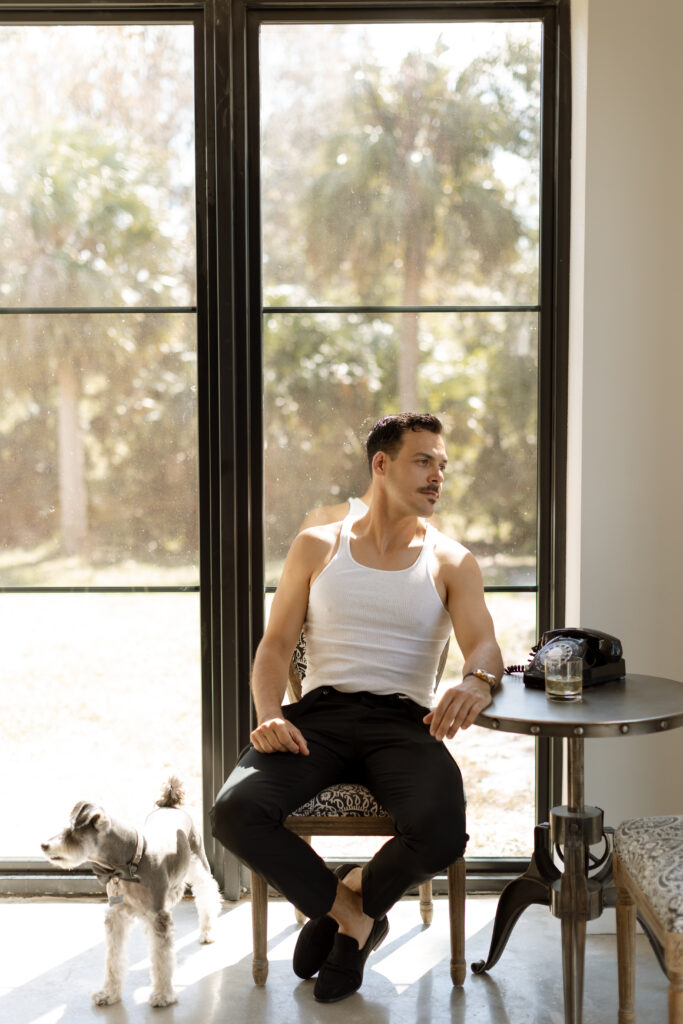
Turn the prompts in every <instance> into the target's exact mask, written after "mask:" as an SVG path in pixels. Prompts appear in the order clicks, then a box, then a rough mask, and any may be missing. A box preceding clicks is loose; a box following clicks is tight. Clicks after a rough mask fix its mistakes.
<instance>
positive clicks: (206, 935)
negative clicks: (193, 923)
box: [199, 928, 216, 946]
mask: <svg viewBox="0 0 683 1024" xmlns="http://www.w3.org/2000/svg"><path fill="white" fill-rule="evenodd" d="M215 941H216V936H215V935H214V933H213V931H212V930H211V929H210V928H207V929H206V931H203V932H200V933H199V943H200V945H202V946H208V945H209V943H210V942H215Z"/></svg>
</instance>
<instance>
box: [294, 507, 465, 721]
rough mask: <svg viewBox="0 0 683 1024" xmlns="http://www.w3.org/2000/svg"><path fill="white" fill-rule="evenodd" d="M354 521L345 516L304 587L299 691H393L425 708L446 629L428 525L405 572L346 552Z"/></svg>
mask: <svg viewBox="0 0 683 1024" xmlns="http://www.w3.org/2000/svg"><path fill="white" fill-rule="evenodd" d="M354 521H355V520H354V517H353V516H351V515H347V517H346V519H345V520H344V521H343V523H342V528H341V535H340V539H339V547H338V549H337V551H336V552H335V554H334V556H333V558H332V559H331V560H330V561H329V562H328V564H327V565H326V566H325V568H324V569H323V571H322V572H321V573H320V575H319V576H318V577H317V578H316V579H315V580H314V582H313V585H312V586H311V590H310V594H309V598H308V610H307V612H306V621H305V623H304V632H305V634H306V662H307V670H306V677H305V679H304V681H303V693H304V694H306V693H309V692H310V691H311V690H315V689H316V688H317V687H319V686H334V687H335V688H336V689H338V690H343V691H344V692H346V693H354V692H358V691H360V690H370V691H371V692H372V693H377V694H392V693H400V694H405V695H406V696H407V697H411V698H412V699H413V700H414V701H416V702H417V703H418V704H421V705H423V706H427V707H428V706H429V705H430V703H431V698H432V694H433V691H434V683H435V679H436V670H437V668H438V664H439V658H440V656H441V652H442V650H443V648H444V645H445V643H446V641H447V640H448V638H449V636H450V634H451V629H452V624H451V619H450V616H449V614H448V612H447V611H446V609H445V608H444V605H443V602H442V601H441V598H440V597H439V594H438V592H437V589H436V586H435V584H434V579H433V577H432V574H431V561H432V559H431V554H432V551H433V549H434V542H435V530H434V528H433V527H431V526H429V525H427V529H426V533H425V538H424V542H423V544H422V548H421V549H420V552H419V554H418V557H417V559H416V560H415V562H413V564H412V565H411V566H409V567H408V568H407V569H398V570H385V569H371V568H369V567H368V566H365V565H361V564H360V563H359V562H356V561H355V559H354V558H353V556H352V554H351V549H350V543H349V538H350V533H351V526H352V525H353V522H354Z"/></svg>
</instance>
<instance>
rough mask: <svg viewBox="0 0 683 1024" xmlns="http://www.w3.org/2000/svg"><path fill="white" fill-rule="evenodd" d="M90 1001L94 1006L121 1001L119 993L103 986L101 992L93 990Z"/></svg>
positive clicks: (110, 1004)
mask: <svg viewBox="0 0 683 1024" xmlns="http://www.w3.org/2000/svg"><path fill="white" fill-rule="evenodd" d="M92 1001H93V1003H94V1004H95V1006H113V1005H114V1003H120V1002H121V993H120V992H111V991H110V990H108V989H106V988H103V989H102V991H101V992H93V994H92Z"/></svg>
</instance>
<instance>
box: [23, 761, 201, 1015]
mask: <svg viewBox="0 0 683 1024" xmlns="http://www.w3.org/2000/svg"><path fill="white" fill-rule="evenodd" d="M182 801H183V790H182V786H181V784H180V782H179V780H178V779H177V778H175V777H172V778H170V779H169V780H168V782H167V783H166V785H165V786H164V789H163V791H162V794H161V797H160V798H159V800H157V808H158V809H157V810H154V811H152V813H151V814H150V815H149V817H148V818H147V820H146V821H145V825H144V834H143V835H140V833H139V832H137V830H136V829H134V828H129V827H128V826H125V825H122V824H121V823H120V822H118V821H114V820H113V819H112V818H109V817H108V816H107V814H106V813H105V812H104V811H103V810H102V808H101V807H97V806H95V805H94V804H91V803H85V802H81V803H78V804H76V806H75V807H74V809H73V811H72V812H71V820H70V822H69V824H68V825H67V827H66V828H65V829H64V831H63V832H60V833H59V835H56V836H54V837H53V838H52V839H48V841H47V842H46V843H42V846H41V848H42V850H43V853H44V854H45V856H46V857H47V858H48V860H50V861H51V862H52V863H53V864H57V865H59V866H60V867H67V868H76V867H78V866H79V865H80V864H84V863H85V862H86V861H89V862H90V863H92V864H93V865H94V870H95V873H96V874H97V876H98V877H99V879H100V881H101V882H102V883H103V884H104V885H105V886H106V889H107V895H108V896H109V908H108V910H107V914H106V917H105V934H106V962H105V975H104V986H103V988H102V990H101V991H100V992H95V993H94V995H93V1000H94V1001H95V1003H96V1004H97V1005H98V1006H110V1005H111V1004H112V1003H118V1002H119V1000H120V999H121V991H122V989H123V982H124V979H125V974H126V950H125V946H126V939H127V936H128V932H129V930H130V926H131V924H132V923H133V921H134V919H135V917H136V916H137V917H139V918H140V919H141V921H142V922H143V924H144V925H145V926H146V928H147V931H148V933H149V939H150V956H151V962H152V968H151V976H152V994H151V996H150V1000H149V1001H150V1003H151V1004H152V1006H169V1005H170V1004H171V1003H175V1002H177V1001H178V997H177V996H176V993H175V992H174V991H173V970H174V967H175V951H174V946H173V931H174V929H173V920H172V918H171V914H170V910H171V908H172V907H173V906H175V904H176V903H177V902H178V900H180V899H181V898H182V896H183V893H184V892H185V884H186V882H187V883H189V884H190V886H191V888H192V893H193V895H194V897H195V900H196V902H197V913H198V915H199V941H200V942H212V941H213V938H212V935H211V932H212V928H213V925H214V923H215V921H216V918H217V916H218V911H219V908H220V894H219V892H218V886H217V885H216V882H215V881H214V879H213V878H212V877H211V872H210V870H209V864H208V861H207V859H206V854H205V853H204V846H203V844H202V839H201V836H200V834H199V832H198V831H197V830H196V828H195V827H194V824H193V823H192V819H191V818H190V816H189V814H187V813H186V812H185V811H183V810H180V804H182Z"/></svg>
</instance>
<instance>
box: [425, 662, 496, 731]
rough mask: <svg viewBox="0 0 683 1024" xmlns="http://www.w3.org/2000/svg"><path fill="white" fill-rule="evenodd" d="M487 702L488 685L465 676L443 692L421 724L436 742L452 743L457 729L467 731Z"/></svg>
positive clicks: (488, 697) (472, 677) (486, 705)
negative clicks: (425, 726) (448, 741)
mask: <svg viewBox="0 0 683 1024" xmlns="http://www.w3.org/2000/svg"><path fill="white" fill-rule="evenodd" d="M490 703H491V688H490V686H489V684H488V683H486V682H484V680H483V679H477V677H476V676H468V677H467V679H464V680H463V681H462V683H460V684H459V685H458V686H451V687H450V688H449V689H448V690H446V692H445V693H444V694H443V696H442V697H441V700H440V701H439V703H438V704H437V705H436V707H435V708H434V710H433V711H430V712H429V714H428V715H425V716H424V718H423V719H422V721H423V722H424V723H425V725H428V726H429V732H430V733H431V735H432V736H434V737H435V738H436V739H437V740H444V739H449V740H452V739H453V737H454V736H455V734H456V732H457V731H458V729H468V728H469V727H470V726H471V725H472V723H473V722H474V720H475V718H476V717H477V715H479V714H480V713H481V712H482V711H483V710H484V708H487V707H488V706H489V704H490Z"/></svg>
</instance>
